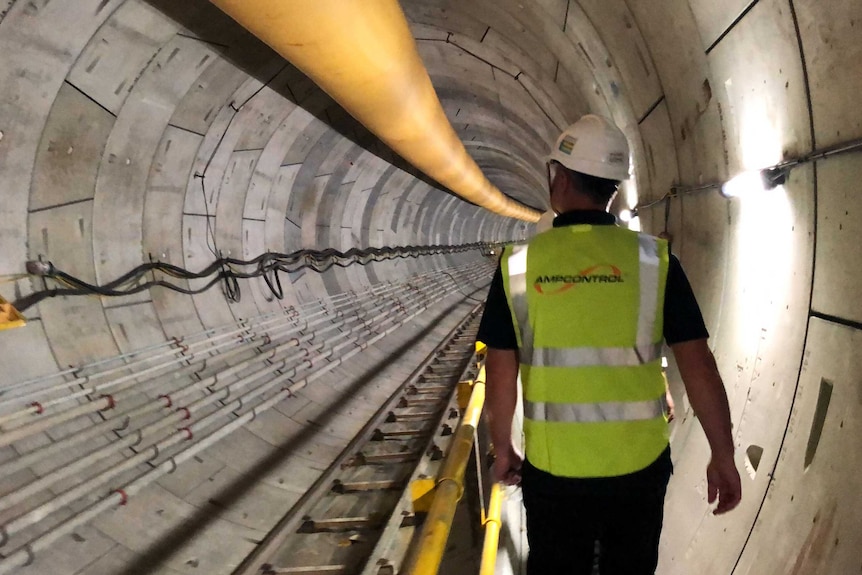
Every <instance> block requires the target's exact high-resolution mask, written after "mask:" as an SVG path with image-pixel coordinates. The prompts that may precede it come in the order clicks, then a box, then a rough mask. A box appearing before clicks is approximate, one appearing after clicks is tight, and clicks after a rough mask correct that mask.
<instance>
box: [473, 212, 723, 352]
mask: <svg viewBox="0 0 862 575" xmlns="http://www.w3.org/2000/svg"><path fill="white" fill-rule="evenodd" d="M576 224H592V225H615V224H616V218H615V217H614V216H613V215H612V214H609V213H608V212H603V211H598V210H583V211H581V210H578V211H573V212H566V213H565V214H560V215H559V216H557V217H556V218H554V227H555V228H558V227H562V226H572V225H576ZM669 259H670V261H669V265H668V271H667V284H666V287H665V294H664V339H665V342H667V343H668V345H673V344H675V343H681V342H684V341H692V340H695V339H705V338H707V337H709V332H708V331H707V329H706V325H705V324H704V322H703V316H702V315H701V313H700V307H699V306H698V305H697V300H696V299H695V297H694V292H692V290H691V285H690V284H689V283H688V278H687V277H685V272H684V271H683V269H682V266H681V265H680V263H679V260H678V259H677V258H676V256H674V255H673V254H670V258H669ZM477 339H478V340H479V341H482V342H484V343H485V344H486V345H487V346H488V347H493V348H495V349H517V347H518V343H517V339H515V326H514V325H513V323H512V314H511V313H510V311H509V302H508V301H507V300H506V292H505V289H504V288H503V272H502V270H501V268H500V266H499V265H498V266H497V271H496V272H495V273H494V279H493V280H492V281H491V289H490V291H489V292H488V300H487V302H486V303H485V312H484V314H483V316H482V323H481V324H480V325H479V334H478V336H477Z"/></svg>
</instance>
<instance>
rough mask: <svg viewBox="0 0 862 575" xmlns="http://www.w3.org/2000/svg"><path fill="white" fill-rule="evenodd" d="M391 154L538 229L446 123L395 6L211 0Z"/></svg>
mask: <svg viewBox="0 0 862 575" xmlns="http://www.w3.org/2000/svg"><path fill="white" fill-rule="evenodd" d="M211 1H212V2H213V4H215V5H216V6H218V7H219V8H221V9H222V10H223V11H224V12H226V13H227V14H228V15H229V16H230V17H231V18H233V19H234V20H236V21H237V22H239V23H240V24H241V25H242V26H244V27H245V28H247V29H248V30H249V31H250V32H252V33H253V34H254V35H256V36H257V37H258V38H260V39H261V40H263V41H264V42H265V43H267V44H268V45H269V46H270V47H272V48H273V49H274V50H275V51H276V52H278V53H279V54H281V55H282V56H284V57H285V58H286V59H287V60H289V61H290V62H291V63H292V64H293V65H294V66H296V67H297V68H299V69H300V70H302V71H303V72H304V73H305V74H306V75H308V77H309V78H311V79H312V80H314V81H315V82H316V83H317V84H318V85H319V86H320V87H321V88H322V89H323V90H325V91H326V92H327V93H328V94H329V95H330V96H332V98H334V99H335V101H337V102H338V103H339V104H341V106H342V107H344V109H345V110H347V112H349V113H350V114H351V115H352V116H353V117H354V118H356V119H357V120H359V121H360V122H362V124H364V125H365V126H366V127H367V128H368V129H369V130H371V131H372V132H373V133H374V134H375V135H377V136H378V137H379V138H380V139H381V140H383V141H384V142H385V143H386V144H387V145H388V146H389V147H390V148H392V149H393V150H394V151H395V152H396V153H398V154H400V155H401V156H402V157H403V158H404V159H405V160H407V161H408V162H410V163H411V164H413V165H414V166H416V167H417V168H418V169H420V170H421V171H423V172H424V173H425V174H427V175H428V176H430V177H432V178H434V179H435V180H437V181H438V182H439V183H440V184H442V185H443V186H445V187H447V188H449V189H450V190H452V191H453V192H455V193H456V194H458V195H459V196H461V197H462V198H464V199H465V200H468V201H470V202H473V203H475V204H478V205H480V206H482V207H484V208H487V209H489V210H491V211H493V212H496V213H498V214H501V215H504V216H509V217H513V218H518V219H521V220H526V221H530V222H535V221H537V220H538V219H539V215H540V214H539V212H537V211H535V210H532V209H530V208H527V207H525V206H523V205H521V204H519V203H517V202H515V201H513V200H511V199H509V198H508V197H506V196H505V195H503V193H502V192H500V190H498V189H497V188H496V187H495V186H494V185H493V184H491V182H489V181H488V179H487V178H486V177H485V175H484V174H483V173H482V171H481V170H480V169H479V166H477V165H476V162H474V161H473V159H472V158H471V157H470V155H469V154H468V153H467V150H466V149H465V148H464V145H463V144H462V143H461V140H460V139H459V138H458V136H457V135H456V134H455V130H454V129H453V128H452V125H451V124H450V123H449V120H448V119H447V118H446V114H445V113H444V112H443V107H442V106H441V105H440V101H439V100H438V99H437V93H436V92H435V91H434V87H433V86H432V85H431V79H430V78H429V77H428V72H427V71H426V70H425V66H424V64H423V63H422V60H421V59H420V58H419V53H418V52H417V51H416V44H415V42H414V40H413V36H412V34H411V33H410V29H409V27H408V25H407V20H406V18H405V16H404V13H403V12H402V10H401V6H399V4H398V2H397V0H211Z"/></svg>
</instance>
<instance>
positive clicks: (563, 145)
mask: <svg viewBox="0 0 862 575" xmlns="http://www.w3.org/2000/svg"><path fill="white" fill-rule="evenodd" d="M575 143H577V140H575V139H574V138H570V137H568V136H566V137H565V138H563V139H562V141H561V142H560V151H561V152H562V153H564V154H568V155H570V156H571V155H572V150H574V149H575Z"/></svg>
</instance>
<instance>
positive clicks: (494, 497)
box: [479, 483, 504, 575]
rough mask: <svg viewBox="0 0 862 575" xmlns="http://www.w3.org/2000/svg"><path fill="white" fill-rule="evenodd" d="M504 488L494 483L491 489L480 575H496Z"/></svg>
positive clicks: (485, 520) (485, 522)
mask: <svg viewBox="0 0 862 575" xmlns="http://www.w3.org/2000/svg"><path fill="white" fill-rule="evenodd" d="M503 498H504V493H503V486H502V484H500V483H494V486H493V487H492V488H491V500H490V502H489V503H488V516H487V517H485V519H484V521H483V523H484V524H485V543H484V545H483V546H482V564H481V566H480V568H479V575H494V569H495V568H496V566H497V545H498V544H499V542H500V528H501V527H502V526H503V524H502V520H501V516H502V511H503Z"/></svg>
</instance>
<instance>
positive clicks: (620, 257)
mask: <svg viewBox="0 0 862 575" xmlns="http://www.w3.org/2000/svg"><path fill="white" fill-rule="evenodd" d="M668 257H669V256H668V248H667V242H665V241H664V240H659V239H658V238H655V237H652V236H649V235H646V234H639V233H637V232H633V231H630V230H626V229H622V228H619V227H617V226H613V225H600V226H592V225H573V226H565V227H559V228H554V229H552V230H549V231H547V232H544V233H542V234H539V235H537V236H535V237H534V238H533V239H532V240H530V242H529V243H527V244H520V245H515V246H509V247H507V248H506V250H505V251H504V252H503V256H502V259H501V265H502V272H503V283H504V286H505V290H506V298H507V300H508V302H509V309H510V310H511V312H512V320H513V322H514V325H515V335H516V337H517V340H518V347H519V355H520V372H521V382H522V385H523V389H524V435H525V440H526V454H527V457H528V459H529V460H530V463H532V464H533V465H534V466H536V467H538V468H539V469H542V470H544V471H547V472H549V473H552V474H554V475H558V476H563V477H613V476H618V475H625V474H628V473H633V472H635V471H638V470H640V469H643V468H645V467H647V466H648V465H649V464H651V463H652V462H653V461H655V460H656V459H657V458H658V456H659V455H660V454H661V453H662V451H664V449H665V448H666V447H667V444H668V435H667V420H666V416H665V400H664V395H665V384H664V379H663V378H662V373H661V342H662V339H663V317H664V292H665V284H666V281H667V269H668Z"/></svg>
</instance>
